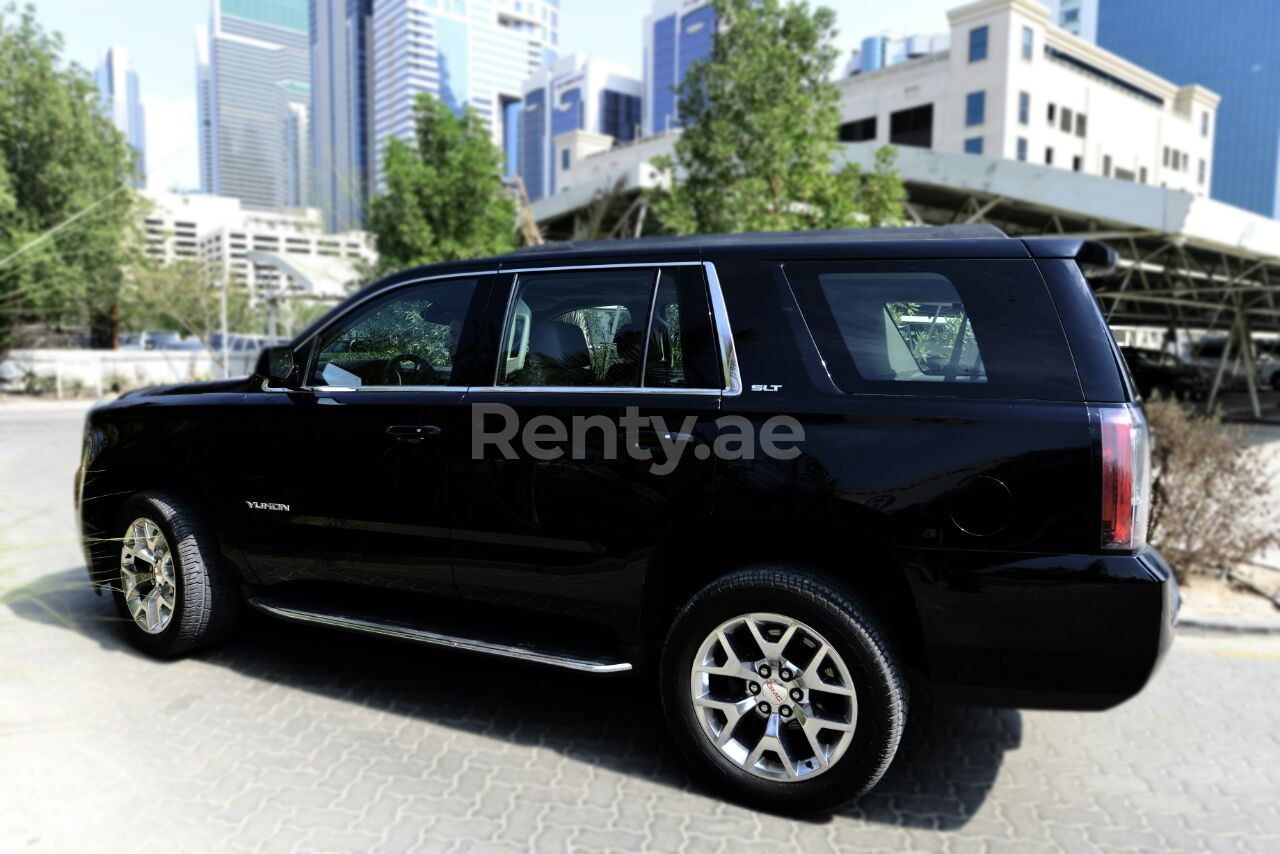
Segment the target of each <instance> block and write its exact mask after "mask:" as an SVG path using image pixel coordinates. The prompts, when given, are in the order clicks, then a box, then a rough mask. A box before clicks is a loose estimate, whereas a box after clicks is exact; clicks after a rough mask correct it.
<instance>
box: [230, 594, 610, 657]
mask: <svg viewBox="0 0 1280 854" xmlns="http://www.w3.org/2000/svg"><path fill="white" fill-rule="evenodd" d="M249 604H250V605H251V606H253V607H254V608H255V609H257V610H259V611H261V612H263V613H264V614H270V615H271V616H273V617H279V618H280V619H283V620H289V621H291V622H294V623H307V624H309V625H314V626H327V627H329V628H333V629H343V630H344V631H349V632H359V633H361V634H366V635H377V636H379V637H386V638H394V639H396V640H403V641H409V642H411V643H420V644H426V645H427V646H442V647H445V648H447V649H455V650H461V651H463V652H474V653H479V654H480V655H494V656H498V657H500V658H514V659H518V660H520V661H526V662H529V663H531V664H543V665H547V666H549V667H560V668H564V669H565V670H577V671H579V672H582V673H626V672H627V671H629V670H631V663H630V662H627V661H620V660H618V659H611V658H591V657H587V656H582V655H577V654H568V653H565V652H559V651H556V650H552V649H548V648H540V647H534V646H528V645H515V644H508V643H495V642H493V641H486V640H480V639H478V638H468V637H460V636H457V635H448V634H443V633H440V632H433V631H428V630H426V629H419V628H415V627H412V626H406V625H403V624H400V623H394V622H385V621H381V620H376V619H371V618H368V617H357V616H354V615H350V614H337V613H333V612H326V611H317V610H310V609H304V608H300V607H296V606H292V605H286V604H283V603H280V602H277V601H275V600H272V599H269V598H267V597H262V596H258V597H254V598H252V599H250V600H249Z"/></svg>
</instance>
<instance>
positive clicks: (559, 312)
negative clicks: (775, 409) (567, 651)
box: [451, 263, 723, 636]
mask: <svg viewBox="0 0 1280 854" xmlns="http://www.w3.org/2000/svg"><path fill="white" fill-rule="evenodd" d="M488 323H489V328H490V334H489V340H491V341H494V342H497V343H499V345H500V346H498V347H497V348H489V347H486V350H485V352H486V353H487V354H489V353H491V349H497V351H498V352H497V353H496V354H493V355H495V356H496V358H494V359H493V360H492V362H491V363H490V365H491V373H490V376H491V378H492V379H491V382H492V385H491V386H490V387H488V388H473V389H472V390H471V391H470V392H469V393H468V396H467V403H468V404H469V405H468V406H466V407H464V410H466V411H467V412H469V416H470V418H471V428H470V434H471V447H470V448H469V449H467V450H466V451H462V450H459V451H455V452H454V453H453V454H452V455H451V459H452V465H453V467H454V468H453V471H452V473H451V479H452V482H453V483H454V484H455V485H456V489H454V490H453V495H454V496H455V499H456V503H455V505H454V513H453V515H452V527H453V532H454V549H455V552H454V571H455V579H456V581H457V584H458V588H459V592H460V594H461V595H463V596H464V597H468V598H473V599H479V600H483V601H486V602H492V603H507V604H513V605H517V606H519V607H521V608H530V609H546V610H548V611H552V610H554V611H556V612H558V613H561V614H565V615H570V616H577V617H583V618H586V619H588V620H591V621H595V622H598V623H605V624H608V625H610V626H611V627H613V628H615V629H617V630H619V631H621V633H622V634H623V635H624V636H626V635H627V634H628V633H629V632H630V628H629V627H628V625H626V624H625V622H624V621H627V620H632V619H634V618H635V615H636V614H637V612H638V611H639V609H638V608H636V602H637V601H638V598H637V597H638V596H639V595H640V586H641V583H642V580H643V577H644V571H645V568H646V566H647V565H648V561H649V559H650V558H651V557H652V556H653V555H654V553H655V551H656V550H657V549H659V548H660V547H661V546H662V545H663V544H664V543H668V542H671V541H672V540H673V538H678V537H680V536H682V535H685V534H687V533H688V532H691V531H697V530H703V525H704V523H705V519H706V516H707V514H708V507H709V505H710V489H711V484H712V475H713V462H712V460H711V453H710V451H711V446H712V444H713V443H714V432H715V429H716V428H715V423H714V419H715V416H716V412H717V409H718V407H719V401H720V394H721V388H722V385H723V376H722V373H721V372H720V370H719V368H718V356H717V350H716V346H715V343H714V340H713V335H712V327H713V324H712V320H711V312H710V309H709V299H708V293H707V286H706V282H705V280H704V276H703V270H702V267H701V266H700V265H698V264H696V263H695V264H684V265H674V264H673V265H666V266H663V265H648V266H644V265H640V266H636V267H608V268H586V269H554V270H538V269H529V270H519V271H514V272H512V273H510V274H508V273H506V272H505V271H504V274H503V275H502V276H501V277H500V279H499V283H498V285H497V286H496V287H495V291H494V297H493V299H492V300H491V303H490V313H489V320H488ZM653 419H659V420H656V421H655V420H653ZM495 434H497V435H507V434H509V435H508V441H507V442H506V444H502V443H500V442H497V441H489V439H490V438H492V436H493V435H495ZM673 461H674V463H673Z"/></svg>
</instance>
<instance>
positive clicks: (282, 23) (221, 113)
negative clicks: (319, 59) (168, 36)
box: [196, 0, 311, 208]
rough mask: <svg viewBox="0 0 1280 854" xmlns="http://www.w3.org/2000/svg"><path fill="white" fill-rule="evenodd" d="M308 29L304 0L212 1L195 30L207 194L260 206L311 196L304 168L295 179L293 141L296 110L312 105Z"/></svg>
mask: <svg viewBox="0 0 1280 854" xmlns="http://www.w3.org/2000/svg"><path fill="white" fill-rule="evenodd" d="M308 29H309V21H308V10H307V0H212V7H211V10H210V15H209V26H208V29H204V28H201V29H199V30H197V33H196V39H197V48H196V80H197V110H198V121H199V133H200V158H201V163H200V175H201V189H202V190H203V191H205V192H206V193H211V194H215V195H222V196H232V197H234V198H237V199H240V200H241V201H243V202H244V203H245V204H246V205H248V206H251V207H259V208H282V207H286V206H289V205H291V204H292V205H295V206H297V205H298V204H302V205H305V204H306V203H307V201H308V200H309V197H310V187H311V178H310V175H309V173H308V174H304V176H303V177H301V178H297V177H296V174H297V173H298V171H299V170H302V171H303V172H304V173H306V169H307V164H306V163H304V162H300V161H299V158H298V157H297V155H296V152H297V146H291V145H290V138H291V135H292V134H294V133H296V125H297V124H298V121H299V115H300V113H299V109H301V110H303V111H309V110H310V102H311V82H310V81H311V59H310V38H309V36H308ZM201 42H203V45H201ZM291 128H292V130H291ZM303 147H304V148H305V146H303ZM306 160H307V161H308V162H309V160H310V158H309V157H308V158H306ZM282 164H284V165H285V168H283V169H282V168H281V165H282ZM291 175H294V176H295V177H293V178H291ZM291 182H292V183H293V184H294V191H293V192H292V194H291Z"/></svg>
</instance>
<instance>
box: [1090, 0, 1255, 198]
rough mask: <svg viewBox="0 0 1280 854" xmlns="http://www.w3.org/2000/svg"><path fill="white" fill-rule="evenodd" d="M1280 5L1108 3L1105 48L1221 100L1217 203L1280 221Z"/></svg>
mask: <svg viewBox="0 0 1280 854" xmlns="http://www.w3.org/2000/svg"><path fill="white" fill-rule="evenodd" d="M1277 40H1280V3H1277V2H1275V0H1231V2H1225V3H1205V2H1203V0H1102V2H1101V3H1100V4H1099V15H1098V44H1099V46H1101V47H1104V48H1106V49H1107V50H1109V51H1113V52H1115V53H1118V54H1120V55H1121V56H1123V57H1124V58H1125V59H1128V60H1130V61H1132V62H1136V63H1137V64H1139V65H1142V66H1144V67H1146V68H1149V69H1151V70H1152V71H1153V72H1155V73H1156V74H1159V75H1161V76H1163V77H1167V78H1169V79H1170V80H1173V81H1174V82H1175V83H1189V82H1191V81H1195V82H1197V83H1203V84H1204V85H1205V86H1208V87H1210V88H1211V89H1213V90H1214V91H1215V92H1218V93H1220V94H1221V95H1222V106H1221V107H1220V108H1219V109H1218V114H1217V117H1216V125H1215V124H1214V120H1213V119H1212V118H1205V119H1204V120H1203V124H1202V125H1201V126H1200V132H1201V133H1202V134H1204V135H1205V136H1206V137H1208V136H1209V135H1210V134H1212V135H1213V138H1214V163H1215V169H1214V173H1213V183H1212V186H1211V190H1210V193H1211V195H1212V196H1213V198H1215V199H1218V200H1219V201H1223V202H1226V203H1228V204H1231V205H1235V206H1236V207H1241V208H1245V209H1246V210H1251V211H1254V212H1256V213H1260V214H1263V215H1264V216H1269V217H1273V218H1280V63H1277V62H1276V59H1275V57H1274V56H1273V54H1272V51H1273V50H1274V45H1275V43H1276V41H1277Z"/></svg>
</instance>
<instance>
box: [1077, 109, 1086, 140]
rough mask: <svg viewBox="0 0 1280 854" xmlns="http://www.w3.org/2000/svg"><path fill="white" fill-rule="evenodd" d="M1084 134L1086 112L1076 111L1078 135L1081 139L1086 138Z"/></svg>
mask: <svg viewBox="0 0 1280 854" xmlns="http://www.w3.org/2000/svg"><path fill="white" fill-rule="evenodd" d="M1084 134H1085V121H1084V113H1076V136H1078V137H1080V138H1081V139H1084Z"/></svg>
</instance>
